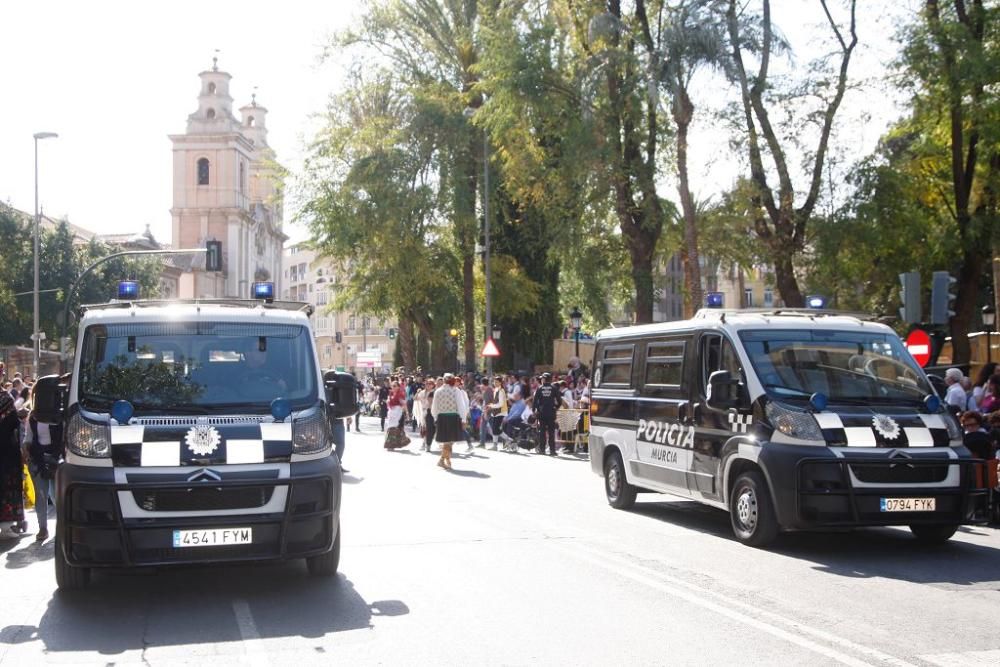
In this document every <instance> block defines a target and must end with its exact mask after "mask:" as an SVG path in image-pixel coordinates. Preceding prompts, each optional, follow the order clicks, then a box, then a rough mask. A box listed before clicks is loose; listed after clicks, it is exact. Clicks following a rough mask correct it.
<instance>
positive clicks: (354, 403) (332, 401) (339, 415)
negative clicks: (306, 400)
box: [323, 371, 358, 419]
mask: <svg viewBox="0 0 1000 667" xmlns="http://www.w3.org/2000/svg"><path fill="white" fill-rule="evenodd" d="M323 390H324V391H325V393H326V409H327V414H329V416H330V418H331V419H343V418H345V417H353V416H354V415H355V414H357V412H358V381H357V379H356V378H355V377H354V376H353V375H351V374H350V373H344V372H341V371H327V372H326V373H324V374H323Z"/></svg>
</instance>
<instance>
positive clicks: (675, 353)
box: [645, 341, 684, 387]
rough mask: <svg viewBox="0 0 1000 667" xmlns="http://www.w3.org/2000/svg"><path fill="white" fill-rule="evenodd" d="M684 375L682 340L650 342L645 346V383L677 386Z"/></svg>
mask: <svg viewBox="0 0 1000 667" xmlns="http://www.w3.org/2000/svg"><path fill="white" fill-rule="evenodd" d="M683 377H684V341H675V342H670V343H650V344H649V346H648V347H647V348H646V380H645V382H646V385H647V386H648V385H658V386H671V387H679V386H680V384H681V379H682V378H683Z"/></svg>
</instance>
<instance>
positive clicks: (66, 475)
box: [56, 456, 341, 567]
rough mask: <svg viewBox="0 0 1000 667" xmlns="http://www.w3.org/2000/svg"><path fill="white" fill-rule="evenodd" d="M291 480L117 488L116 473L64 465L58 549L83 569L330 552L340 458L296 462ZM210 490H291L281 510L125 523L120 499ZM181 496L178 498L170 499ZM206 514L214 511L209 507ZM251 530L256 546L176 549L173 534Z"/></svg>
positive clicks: (338, 493) (60, 483)
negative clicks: (211, 530)
mask: <svg viewBox="0 0 1000 667" xmlns="http://www.w3.org/2000/svg"><path fill="white" fill-rule="evenodd" d="M289 466H290V474H289V476H288V478H285V479H275V478H266V479H262V478H257V479H254V478H242V479H235V480H230V479H225V480H221V481H211V482H207V483H206V482H195V483H191V482H137V483H127V484H121V483H116V482H115V475H114V469H113V468H89V467H83V466H73V465H63V466H61V467H60V469H59V474H58V499H59V500H58V503H57V507H58V522H57V524H56V532H57V537H58V538H59V548H61V549H62V550H63V554H64V557H65V559H66V562H67V563H68V564H69V565H72V566H85V567H131V566H151V565H167V564H177V563H217V562H233V561H251V560H283V559H290V558H301V557H305V556H313V555H318V554H322V553H325V552H327V551H329V550H330V549H331V548H332V546H333V542H334V539H335V538H336V536H337V530H338V526H339V514H340V496H341V473H340V467H339V465H338V464H337V460H336V458H335V457H332V456H331V457H326V458H324V459H319V460H315V461H308V462H301V463H291V464H289ZM206 485H209V486H211V488H212V489H218V490H219V491H220V492H221V493H222V494H226V493H227V492H229V493H230V494H232V493H235V494H242V495H252V494H255V493H260V494H265V493H268V494H270V493H274V492H275V491H276V490H277V489H279V488H281V487H285V488H286V489H287V498H286V501H285V503H284V509H283V510H282V511H275V512H268V513H251V512H252V510H248V511H247V512H246V513H230V514H225V515H216V516H194V515H191V514H189V515H187V516H175V517H156V518H149V517H148V516H147V517H143V518H127V517H124V516H123V513H122V508H121V503H120V501H119V494H120V493H121V492H127V493H130V494H133V495H135V494H140V495H142V494H153V493H155V494H159V497H162V498H170V499H171V500H172V501H174V502H176V497H177V495H178V494H183V493H184V492H186V491H191V490H194V491H200V490H201V489H203V488H204V487H205V486H206ZM171 494H175V495H171ZM206 509H208V508H206ZM213 528H215V529H217V528H252V530H253V541H252V542H251V543H250V544H240V545H227V546H207V547H204V546H203V547H189V548H174V547H173V531H174V530H192V529H206V530H207V529H213Z"/></svg>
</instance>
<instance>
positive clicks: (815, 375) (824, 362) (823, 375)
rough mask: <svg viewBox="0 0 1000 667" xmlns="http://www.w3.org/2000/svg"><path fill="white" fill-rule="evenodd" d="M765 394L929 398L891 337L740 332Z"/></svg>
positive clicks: (859, 399)
mask: <svg viewBox="0 0 1000 667" xmlns="http://www.w3.org/2000/svg"><path fill="white" fill-rule="evenodd" d="M740 338H741V339H742V340H743V345H744V347H745V349H746V351H747V354H749V355H750V363H751V365H752V366H753V368H754V371H756V373H757V377H758V378H760V381H761V384H763V385H764V390H765V391H767V393H768V395H770V396H772V397H774V398H781V399H796V398H801V399H804V400H805V399H808V398H809V397H810V396H811V395H812V394H813V393H817V392H818V393H821V394H826V396H827V397H828V398H829V399H830V400H831V401H842V402H844V401H846V402H861V403H869V402H873V403H877V402H892V401H899V400H904V401H909V400H913V401H920V400H922V399H923V398H924V397H925V396H927V395H928V394H931V393H933V390H932V389H931V387H930V385H929V383H928V382H927V379H926V377H925V376H924V374H923V373H921V372H920V369H919V367H918V366H917V365H916V364H915V363H914V361H913V359H912V358H911V357H910V355H909V354H908V353H907V352H906V350H905V348H904V347H903V343H902V341H900V340H899V337H898V336H896V335H895V334H886V333H877V332H865V331H822V330H820V331H817V330H801V331H795V330H768V331H764V330H756V331H754V330H751V331H742V332H740Z"/></svg>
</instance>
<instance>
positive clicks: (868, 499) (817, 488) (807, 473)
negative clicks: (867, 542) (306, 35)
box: [761, 445, 989, 530]
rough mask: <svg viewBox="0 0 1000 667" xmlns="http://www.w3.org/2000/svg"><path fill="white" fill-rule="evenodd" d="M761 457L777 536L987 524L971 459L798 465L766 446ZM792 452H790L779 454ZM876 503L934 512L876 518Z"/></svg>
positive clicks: (827, 459)
mask: <svg viewBox="0 0 1000 667" xmlns="http://www.w3.org/2000/svg"><path fill="white" fill-rule="evenodd" d="M765 449H767V450H769V451H768V452H767V454H766V455H762V457H761V459H762V461H761V462H762V463H763V464H764V466H765V470H766V471H767V474H768V477H769V479H770V481H771V489H772V492H773V497H774V500H775V510H776V512H777V514H778V522H779V524H780V525H781V526H782V527H783V528H788V529H802V530H805V529H811V528H832V527H851V526H899V525H914V524H952V525H958V524H982V523H985V522H986V521H987V520H988V504H989V490H988V489H987V488H986V487H985V485H983V484H982V479H983V478H982V474H981V471H982V463H983V462H982V461H979V460H977V459H971V458H944V457H940V458H921V457H916V456H914V457H912V458H906V459H890V458H887V457H886V456H884V455H881V454H880V455H870V454H869V455H863V456H862V455H845V456H832V455H831V456H822V455H817V456H809V457H803V456H802V455H801V450H800V449H799V448H793V447H782V446H774V445H769V446H768V447H767V448H765ZM793 449H794V450H798V451H787V450H793ZM782 450H786V451H782ZM790 481H794V483H793V484H789V483H788V482H790ZM883 498H934V500H935V510H934V511H932V512H931V511H926V512H884V511H882V509H881V507H882V499H883Z"/></svg>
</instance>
